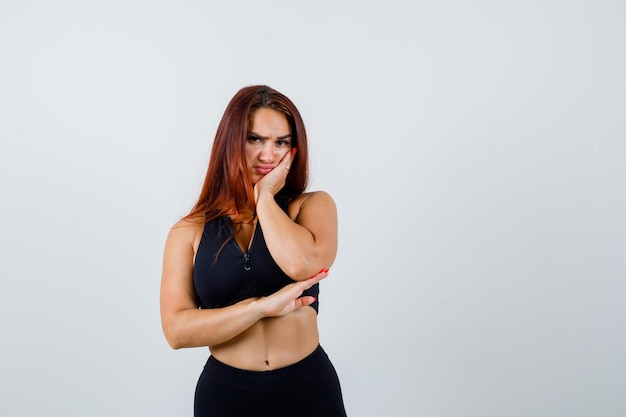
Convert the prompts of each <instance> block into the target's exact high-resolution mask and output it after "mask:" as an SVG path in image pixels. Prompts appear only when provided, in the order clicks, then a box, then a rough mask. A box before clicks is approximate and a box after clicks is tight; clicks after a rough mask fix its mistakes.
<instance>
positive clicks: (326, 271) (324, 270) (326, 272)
mask: <svg viewBox="0 0 626 417" xmlns="http://www.w3.org/2000/svg"><path fill="white" fill-rule="evenodd" d="M328 271H330V269H322V272H323V273H325V274H328Z"/></svg>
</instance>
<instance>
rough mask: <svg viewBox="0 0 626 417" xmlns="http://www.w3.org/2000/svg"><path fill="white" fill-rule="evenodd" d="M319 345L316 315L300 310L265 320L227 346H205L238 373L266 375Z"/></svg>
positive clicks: (306, 309) (304, 309)
mask: <svg viewBox="0 0 626 417" xmlns="http://www.w3.org/2000/svg"><path fill="white" fill-rule="evenodd" d="M318 344H319V333H318V329H317V313H316V312H315V310H314V309H313V308H311V307H308V306H307V307H302V308H300V309H299V310H296V311H294V312H292V313H291V314H288V315H286V316H283V317H269V318H264V319H261V320H259V321H258V322H256V323H255V324H254V325H252V327H250V328H249V329H247V330H246V331H244V332H243V333H241V334H239V335H238V336H236V337H234V338H233V339H231V340H229V341H228V342H225V343H222V344H219V345H214V346H209V349H210V351H211V354H212V355H213V356H214V357H215V358H216V359H217V360H219V361H220V362H223V363H225V364H227V365H230V366H233V367H235V368H239V369H245V370H250V371H267V370H273V369H278V368H283V367H285V366H289V365H292V364H294V363H296V362H298V361H300V360H302V359H304V358H306V357H307V356H308V355H310V354H311V353H312V352H313V351H314V350H315V349H316V348H317V346H318Z"/></svg>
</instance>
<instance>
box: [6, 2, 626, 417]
mask: <svg viewBox="0 0 626 417" xmlns="http://www.w3.org/2000/svg"><path fill="white" fill-rule="evenodd" d="M625 5H626V3H624V2H622V1H618V0H615V1H602V0H600V1H598V0H595V1H591V0H589V1H577V2H571V1H557V0H544V1H507V2H503V1H495V0H494V1H487V0H481V1H473V2H467V1H460V0H456V1H439V2H434V1H433V2H420V1H416V2H411V1H400V0H386V1H343V2H342V1H316V2H307V3H304V2H290V1H267V2H256V1H247V2H244V1H239V2H238V1H232V2H226V1H220V2H216V1H215V2H213V1H200V0H197V1H158V0H157V1H146V0H143V1H142V0H125V1H120V0H117V1H111V0H109V1H54V2H53V1H43V0H19V1H18V0H2V1H1V2H0V138H1V149H0V198H1V201H2V203H1V205H0V255H1V264H0V277H1V288H0V325H1V328H0V338H1V339H0V340H1V345H0V349H1V352H0V415H2V416H7V417H9V416H10V417H18V416H63V417H71V416H80V417H83V416H90V417H99V416H114V417H118V416H150V417H155V416H191V414H192V403H193V390H194V388H195V383H196V380H197V377H198V375H199V373H200V371H201V368H202V366H203V364H204V361H205V360H206V357H207V351H206V350H205V349H188V350H180V351H173V350H171V349H170V348H169V347H168V346H167V344H166V342H165V339H164V337H163V335H162V332H161V328H160V321H159V312H158V290H159V281H160V268H161V256H162V251H163V244H164V242H165V237H166V234H167V232H168V229H169V227H170V226H171V225H172V224H173V223H174V222H175V221H176V220H177V219H178V218H179V217H181V216H183V215H184V214H185V213H186V212H187V211H188V210H189V209H190V208H191V205H192V204H193V202H194V201H195V198H196V197H197V194H198V192H199V188H200V185H201V183H202V180H203V176H204V173H205V169H206V164H207V161H208V157H209V151H210V146H211V142H212V139H213V135H214V133H215V129H216V127H217V123H218V121H219V119H220V117H221V115H222V112H223V110H224V108H225V106H226V104H227V102H228V100H230V98H231V97H232V95H233V94H234V93H235V92H236V91H237V90H238V89H239V88H241V87H243V86H245V85H250V84H259V83H263V84H268V85H270V86H272V87H274V88H276V89H278V90H280V91H281V92H283V93H285V94H287V95H288V96H289V97H290V98H291V99H292V100H293V101H294V102H295V103H296V105H297V106H298V107H299V108H300V110H301V112H302V114H303V117H304V119H305V122H306V124H307V128H308V131H309V134H310V144H311V169H312V177H311V187H310V189H323V190H326V191H328V192H329V193H330V194H331V195H333V197H334V198H335V200H336V202H337V205H338V208H339V215H340V249H339V254H338V259H337V261H336V263H335V265H334V266H333V268H332V269H331V276H330V277H329V279H328V280H327V281H325V282H324V283H323V284H322V292H321V298H320V302H321V304H320V315H319V320H320V328H321V332H322V344H323V346H324V347H325V348H326V350H327V351H328V353H329V355H330V357H331V359H332V360H333V362H334V364H335V367H336V368H337V370H338V372H339V375H340V378H341V381H342V385H343V390H344V396H345V402H346V407H347V410H348V413H349V415H350V416H351V417H368V416H372V417H380V416H394V417H403V416H432V417H460V416H463V417H471V416H476V417H501V416H509V417H516V416H533V417H538V416H568V417H575V416H603V417H612V416H623V415H624V413H625V412H626V397H625V396H624V388H625V387H626V355H624V352H626V332H625V328H626V262H625V261H624V252H625V249H626V214H625V213H626V192H625V190H626V168H625V165H626V164H625V160H626V141H625V139H626V82H625V80H626V77H625V75H624V74H626V45H625V43H626V6H625Z"/></svg>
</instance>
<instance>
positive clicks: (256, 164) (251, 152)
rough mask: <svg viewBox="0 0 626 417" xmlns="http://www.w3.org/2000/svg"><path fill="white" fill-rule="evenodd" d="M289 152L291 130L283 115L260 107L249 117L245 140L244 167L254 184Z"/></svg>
mask: <svg viewBox="0 0 626 417" xmlns="http://www.w3.org/2000/svg"><path fill="white" fill-rule="evenodd" d="M290 150H291V129H290V128H289V123H288V122H287V118H286V117H285V115H284V114H282V113H280V112H278V111H276V110H274V109H270V108H268V107H261V108H259V109H257V110H256V111H255V112H254V113H252V116H251V117H250V127H249V129H248V137H247V139H246V148H245V151H246V167H247V169H248V174H249V175H250V179H251V180H252V184H256V183H257V182H258V181H259V180H260V179H261V178H263V176H264V175H265V174H267V173H268V172H270V171H271V170H272V169H274V167H275V166H276V165H278V163H279V162H280V160H281V159H282V158H283V156H285V154H286V153H287V152H289V151H290Z"/></svg>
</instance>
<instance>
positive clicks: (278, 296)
mask: <svg viewBox="0 0 626 417" xmlns="http://www.w3.org/2000/svg"><path fill="white" fill-rule="evenodd" d="M196 230H197V228H196V227H194V226H193V225H191V224H188V223H187V224H185V223H179V224H177V225H175V226H174V227H173V228H172V229H171V230H170V233H169V235H168V237H167V242H166V244H165V253H164V256H163V274H162V277H161V324H162V326H163V333H164V334H165V338H166V339H167V342H168V343H169V345H170V346H171V347H172V348H174V349H180V348H183V347H198V346H212V345H218V344H220V343H224V342H226V341H228V340H230V339H232V338H233V337H235V336H237V335H239V334H241V333H242V332H244V331H245V330H247V329H248V328H250V327H251V326H252V325H253V324H254V323H256V322H257V321H259V320H261V319H262V318H264V317H276V316H282V315H286V314H289V313H291V312H292V311H294V310H296V309H298V308H301V307H303V306H306V305H309V304H311V303H313V301H314V299H313V297H308V296H307V297H300V295H301V294H302V292H303V291H304V290H306V289H307V288H310V287H311V286H312V285H314V284H315V283H317V282H319V281H320V280H322V279H323V278H325V277H326V275H327V274H326V273H320V274H318V275H316V276H315V277H313V278H311V279H309V280H306V281H301V282H297V283H294V284H290V285H287V286H286V287H284V288H283V289H281V290H280V291H278V292H276V293H274V294H272V295H270V296H269V297H262V298H250V299H247V300H243V301H241V302H239V303H237V304H234V305H232V306H228V307H224V308H215V309H206V310H204V309H203V310H201V309H199V308H198V306H197V304H196V299H195V298H196V297H195V291H194V288H193V257H194V245H193V244H194V239H195V235H196Z"/></svg>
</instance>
